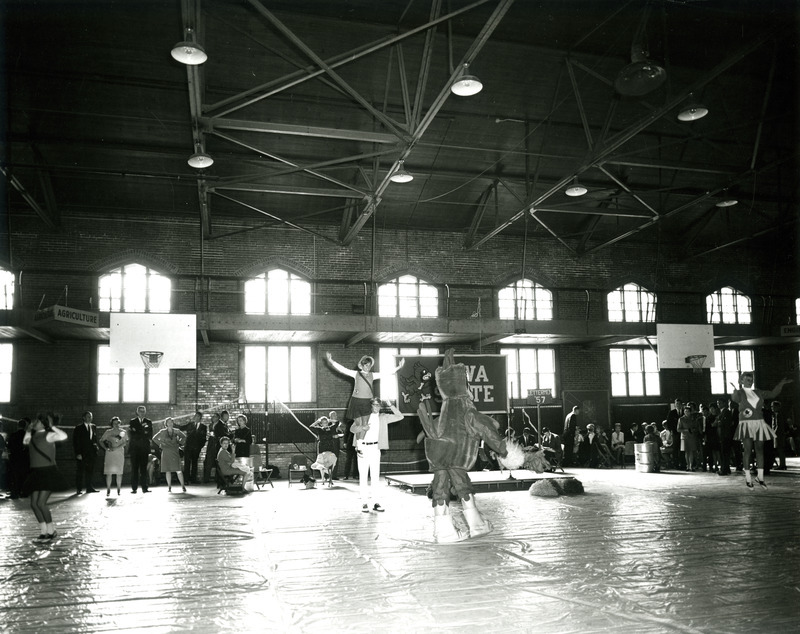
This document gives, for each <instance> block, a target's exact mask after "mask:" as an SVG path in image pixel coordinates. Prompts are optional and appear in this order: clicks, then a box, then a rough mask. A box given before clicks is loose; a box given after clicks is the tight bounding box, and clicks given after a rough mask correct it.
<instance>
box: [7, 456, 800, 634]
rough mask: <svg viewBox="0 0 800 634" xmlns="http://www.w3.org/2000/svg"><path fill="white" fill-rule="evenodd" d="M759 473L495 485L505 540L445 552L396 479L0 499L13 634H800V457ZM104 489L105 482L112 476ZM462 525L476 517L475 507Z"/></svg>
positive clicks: (591, 474)
mask: <svg viewBox="0 0 800 634" xmlns="http://www.w3.org/2000/svg"><path fill="white" fill-rule="evenodd" d="M789 465H790V466H789V470H788V471H782V472H781V471H777V472H773V474H772V475H771V476H770V477H769V478H768V485H769V488H768V489H767V490H760V489H759V488H758V487H757V488H756V489H755V490H749V489H747V488H746V487H745V484H744V478H743V477H742V475H741V474H738V475H733V476H729V477H718V476H716V475H714V474H709V473H692V474H689V473H684V472H666V473H661V474H647V473H638V472H636V471H635V470H633V469H626V470H622V469H614V470H589V469H572V470H570V469H567V474H568V475H574V476H575V477H577V478H578V479H579V480H580V481H581V482H582V483H583V485H584V487H585V489H586V494H585V495H582V496H576V497H559V498H537V497H532V496H530V495H529V494H528V492H527V491H525V490H522V491H503V492H485V493H480V494H479V495H478V497H477V499H478V504H479V505H480V507H481V508H482V510H483V511H484V514H485V515H486V517H487V518H489V519H490V520H491V522H492V523H493V524H494V527H495V530H494V532H493V533H491V534H490V535H487V536H484V537H480V538H477V539H471V540H468V541H466V542H462V543H458V544H453V545H436V544H433V543H432V542H431V538H432V532H433V521H432V510H431V506H430V502H429V501H428V500H427V499H426V498H425V497H423V496H419V495H411V494H408V493H405V492H403V491H402V490H400V489H398V488H397V487H389V486H384V485H383V484H381V488H380V492H381V503H382V504H383V505H384V507H385V508H386V512H385V513H380V514H378V513H369V514H365V513H362V512H361V503H360V501H359V496H358V487H357V485H356V483H354V482H353V481H338V482H336V483H335V486H334V487H333V488H328V487H318V488H316V489H304V488H302V487H301V486H299V485H292V486H291V487H289V486H288V485H287V482H286V481H285V480H277V481H276V482H275V488H274V489H273V488H270V487H269V486H268V487H266V488H265V489H262V490H261V491H256V492H254V493H252V494H250V495H247V496H244V497H226V496H225V495H224V494H223V495H217V494H216V489H215V488H213V487H211V486H193V487H189V492H188V493H185V494H184V493H175V491H176V490H178V491H179V490H180V487H173V493H167V490H166V487H164V486H160V487H156V488H155V489H154V490H153V492H151V493H149V494H147V495H143V494H141V493H139V494H137V495H134V494H132V493H131V492H130V489H124V490H123V491H122V495H121V496H120V497H117V496H116V494H114V495H113V496H112V497H110V498H108V499H107V498H106V497H105V495H104V490H103V492H101V493H93V494H89V495H86V494H84V495H82V496H79V497H77V496H74V495H69V494H68V493H63V494H56V495H54V496H53V498H52V504H51V506H52V510H53V516H54V519H55V522H56V525H57V529H58V536H57V538H56V539H55V540H54V541H53V542H51V543H48V544H37V543H34V541H33V539H32V538H34V537H35V536H36V535H37V534H38V532H39V531H38V526H37V525H36V524H35V522H34V518H33V514H32V513H31V511H30V509H29V508H28V504H27V500H16V501H10V500H4V501H3V502H1V503H0V535H2V538H0V552H2V553H3V562H2V583H0V609H2V621H1V622H0V629H2V630H3V631H8V632H37V633H42V632H57V633H59V634H62V633H65V632H94V631H116V632H125V631H129V632H134V631H136V632H139V631H148V632H153V633H156V632H175V631H196V632H310V633H314V634H319V633H322V632H325V633H326V634H328V633H335V632H504V633H505V632H547V633H568V632H575V633H587V632H606V631H620V630H622V631H625V632H629V633H630V632H637V633H638V632H653V633H663V632H703V633H709V634H711V633H715V634H716V633H719V634H730V633H736V632H796V631H798V629H800V607H799V606H800V572H798V571H800V530H799V529H800V487H798V485H799V484H800V459H798V458H790V459H789ZM96 484H99V483H96ZM455 512H456V513H458V507H456V508H455Z"/></svg>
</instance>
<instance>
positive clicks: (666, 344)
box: [656, 324, 714, 369]
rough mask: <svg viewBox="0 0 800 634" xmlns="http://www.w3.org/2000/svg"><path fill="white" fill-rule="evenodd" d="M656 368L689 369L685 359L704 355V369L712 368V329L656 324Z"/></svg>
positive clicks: (705, 326) (690, 325) (710, 326)
mask: <svg viewBox="0 0 800 634" xmlns="http://www.w3.org/2000/svg"><path fill="white" fill-rule="evenodd" d="M656 332H657V333H658V367H659V369H663V368H691V367H692V364H691V363H689V362H688V361H686V358H687V357H690V356H693V355H696V354H704V355H706V358H705V360H704V361H703V366H702V367H704V368H713V367H714V327H713V326H712V325H711V324H658V325H657V327H656Z"/></svg>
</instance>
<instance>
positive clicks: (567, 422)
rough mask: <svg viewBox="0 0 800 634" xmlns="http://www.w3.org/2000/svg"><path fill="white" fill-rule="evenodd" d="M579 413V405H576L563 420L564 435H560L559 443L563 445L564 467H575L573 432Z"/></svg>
mask: <svg viewBox="0 0 800 634" xmlns="http://www.w3.org/2000/svg"><path fill="white" fill-rule="evenodd" d="M580 413H581V408H580V405H576V406H575V407H573V408H572V411H571V412H570V413H569V414H567V417H566V419H564V433H563V434H561V441H562V442H563V443H564V466H565V467H574V466H575V460H576V457H575V432H576V431H577V429H578V424H579V420H578V417H579V416H580Z"/></svg>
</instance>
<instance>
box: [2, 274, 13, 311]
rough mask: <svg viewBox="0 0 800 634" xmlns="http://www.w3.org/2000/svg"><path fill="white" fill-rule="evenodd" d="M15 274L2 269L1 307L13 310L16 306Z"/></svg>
mask: <svg viewBox="0 0 800 634" xmlns="http://www.w3.org/2000/svg"><path fill="white" fill-rule="evenodd" d="M14 281H15V278H14V274H13V273H12V272H11V271H6V270H5V269H0V288H2V292H0V309H2V310H11V309H12V308H14Z"/></svg>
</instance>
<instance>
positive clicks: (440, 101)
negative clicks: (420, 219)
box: [342, 0, 514, 246]
mask: <svg viewBox="0 0 800 634" xmlns="http://www.w3.org/2000/svg"><path fill="white" fill-rule="evenodd" d="M512 4H514V0H500V1H499V2H498V4H497V6H496V7H495V9H494V11H493V12H492V15H491V16H489V19H488V20H487V21H486V23H485V24H484V25H483V28H482V29H481V31H480V33H479V34H478V36H477V37H476V38H475V40H474V41H473V42H472V44H471V45H470V47H469V49H467V52H466V53H465V54H464V56H463V57H462V58H461V61H460V62H459V63H458V65H457V67H456V69H455V70H454V71H453V72H452V74H451V75H450V78H449V79H448V80H447V82H446V83H445V85H444V87H443V88H442V90H441V91H440V92H439V94H438V95H437V97H436V98H435V99H434V100H433V103H432V104H431V106H430V108H428V111H427V112H426V113H425V116H424V117H423V118H422V119H421V120H420V122H419V125H418V126H417V127H416V128H415V129H414V131H413V133H412V135H411V140H410V141H409V144H408V146H407V147H406V149H405V150H404V151H403V152H402V153H401V155H400V157H399V158H398V159H397V160H396V161H395V163H394V164H393V165H392V166H391V168H390V169H389V171H388V172H387V173H386V176H384V178H383V180H382V181H381V183H380V184H379V185H378V187H377V188H376V190H375V195H374V199H373V201H371V202H370V203H368V204H367V205H366V206H365V207H364V209H362V211H361V214H359V216H358V217H357V218H356V220H355V222H354V223H353V226H352V227H350V230H349V231H348V232H347V235H345V237H344V240H342V246H347V245H349V244H350V243H351V242H352V241H353V240H354V239H355V237H356V236H357V235H358V232H359V231H361V228H362V227H363V226H364V224H365V223H366V222H367V220H369V218H370V217H371V216H372V214H373V213H375V208H376V205H377V204H378V203H379V202H380V199H381V196H382V195H383V192H385V191H386V188H387V187H388V186H389V183H391V180H390V177H391V175H392V174H393V173H394V172H395V170H396V169H397V168H398V166H399V165H400V161H404V160H405V159H406V158H408V156H409V154H411V151H412V150H413V149H414V146H415V145H416V143H417V142H418V141H419V140H420V139H421V138H422V136H423V135H424V134H425V132H426V131H427V129H428V127H429V126H430V125H431V123H432V122H433V120H434V118H436V115H438V114H439V111H440V110H441V109H442V106H444V104H445V102H446V101H447V98H448V97H449V96H450V86H451V85H452V84H453V82H454V81H455V80H456V79H458V77H459V76H460V75H461V74H462V71H463V67H464V64H470V63H472V62H473V61H474V60H475V58H476V57H477V55H478V53H479V52H480V51H481V49H483V47H484V46H485V45H486V42H487V41H488V40H489V37H491V35H492V33H494V30H495V29H496V28H497V27H498V26H499V24H500V22H501V21H502V19H503V16H505V14H506V12H507V11H508V10H509V9H510V8H511V5H512Z"/></svg>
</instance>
